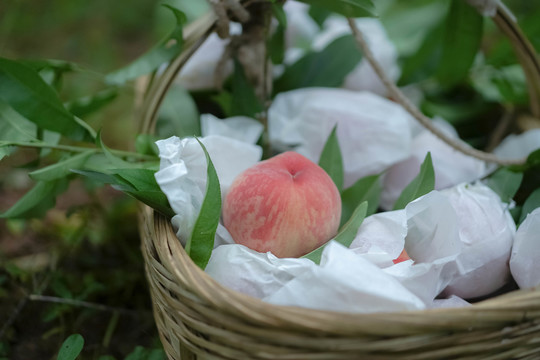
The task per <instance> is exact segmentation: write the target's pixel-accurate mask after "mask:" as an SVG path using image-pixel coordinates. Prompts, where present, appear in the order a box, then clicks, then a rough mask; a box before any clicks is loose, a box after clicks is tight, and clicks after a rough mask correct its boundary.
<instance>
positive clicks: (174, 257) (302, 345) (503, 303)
mask: <svg viewBox="0 0 540 360" xmlns="http://www.w3.org/2000/svg"><path fill="white" fill-rule="evenodd" d="M495 20H496V22H497V18H495ZM501 21H502V20H501V19H499V22H501ZM503 22H504V21H503ZM498 25H499V27H500V28H501V29H503V31H504V24H502V25H501V24H498ZM214 26H215V16H214V15H213V14H207V16H205V17H203V18H201V19H200V20H199V21H197V22H196V23H194V24H193V25H191V26H189V27H187V28H186V29H185V32H184V36H185V43H184V49H185V50H184V52H183V53H182V54H181V55H180V56H179V57H178V58H176V59H175V60H174V61H172V62H171V64H170V65H169V66H168V68H167V69H166V70H165V71H164V72H163V74H162V75H161V76H160V79H159V81H156V80H155V79H154V81H153V83H151V84H150V85H148V88H147V89H146V91H144V94H145V96H144V98H141V99H140V100H141V103H140V104H139V105H140V108H141V109H142V110H141V111H140V117H141V119H140V130H141V132H144V133H149V132H152V129H153V128H154V126H155V121H156V120H155V119H156V117H157V116H156V114H157V110H158V109H159V105H160V103H161V101H162V99H163V95H164V93H165V92H166V91H167V90H168V88H169V86H170V84H171V83H172V81H173V79H174V77H175V76H176V74H177V73H178V71H179V70H180V69H181V67H182V66H183V64H185V62H186V61H187V59H189V57H190V56H191V54H193V52H194V51H195V50H196V49H197V47H198V46H199V45H200V44H201V43H202V42H203V41H204V40H205V39H206V37H207V36H208V35H209V34H210V33H211V32H212V31H213V30H214ZM511 30H512V29H511ZM507 35H508V34H507ZM509 37H510V38H511V36H509ZM513 45H515V43H514V42H513ZM515 48H516V49H515V50H516V53H517V54H518V58H520V59H521V60H523V61H522V64H523V63H524V62H527V61H533V62H535V63H536V60H537V59H532V58H531V57H528V58H527V56H526V55H524V53H525V51H524V50H523V49H521V50H520V49H519V46H515ZM524 68H525V66H524ZM528 68H530V67H528ZM538 74H540V72H536V73H534V75H535V76H534V79H532V78H531V76H529V77H528V80H529V81H530V83H529V85H530V86H529V90H530V93H531V94H530V96H531V98H532V97H534V96H537V94H538V93H539V91H537V90H538V88H537V87H538V86H540V85H539V84H540V81H538V82H537V81H536V80H537V76H538ZM531 83H532V85H531ZM531 108H533V106H531ZM535 112H536V111H533V113H535ZM139 228H140V234H141V239H142V252H143V255H144V261H145V269H146V275H147V278H148V282H149V286H150V293H151V297H152V302H153V311H154V316H155V321H156V325H157V328H158V331H159V335H160V338H161V341H162V343H163V346H164V349H165V352H166V354H167V356H168V357H169V359H175V360H179V359H182V360H191V359H232V360H241V359H313V360H315V359H317V360H323V359H328V360H340V359H411V360H412V359H417V360H420V359H493V360H494V359H540V288H537V289H530V290H517V291H513V292H510V293H507V294H504V295H500V296H497V297H495V298H491V299H489V300H486V301H482V302H479V303H476V304H474V305H472V306H469V307H463V308H446V309H431V310H425V311H410V312H396V313H373V314H351V313H343V312H341V313H340V312H329V311H319V310H312V309H305V308H298V307H286V306H276V305H271V304H268V303H265V302H263V301H261V300H259V299H256V298H253V297H250V296H247V295H244V294H241V293H238V292H236V291H233V290H231V289H228V288H225V287H223V286H221V285H220V284H218V283H217V282H216V281H214V280H213V279H212V278H210V277H209V276H208V275H207V274H206V273H205V272H204V271H202V270H201V269H200V268H199V267H198V266H197V265H195V264H194V263H193V261H192V260H191V259H190V258H189V256H188V255H187V254H186V252H185V251H184V249H183V247H182V245H181V243H180V241H179V240H178V239H177V238H176V235H175V233H174V231H173V229H172V225H171V224H170V221H169V220H168V219H167V218H165V217H163V216H161V215H159V214H157V213H156V212H154V211H153V210H152V209H151V208H149V207H147V206H145V205H141V206H140V210H139ZM539 276H540V275H539Z"/></svg>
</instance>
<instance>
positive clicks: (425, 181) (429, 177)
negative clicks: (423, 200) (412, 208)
mask: <svg viewBox="0 0 540 360" xmlns="http://www.w3.org/2000/svg"><path fill="white" fill-rule="evenodd" d="M434 188H435V171H434V170H433V162H432V161H431V153H430V152H428V153H427V155H426V157H425V159H424V162H423V163H422V165H421V166H420V173H419V174H418V175H417V176H416V177H415V178H414V179H413V180H412V181H411V182H410V183H409V185H407V187H406V188H405V189H403V191H402V192H401V195H400V196H399V198H398V199H397V201H396V203H395V204H394V210H399V209H404V208H405V206H407V204H408V203H410V202H411V201H413V200H415V199H417V198H419V197H420V196H422V195H425V194H427V193H428V192H430V191H432V190H433V189H434Z"/></svg>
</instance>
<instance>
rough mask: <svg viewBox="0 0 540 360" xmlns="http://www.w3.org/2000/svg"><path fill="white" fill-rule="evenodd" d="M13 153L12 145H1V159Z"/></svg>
mask: <svg viewBox="0 0 540 360" xmlns="http://www.w3.org/2000/svg"><path fill="white" fill-rule="evenodd" d="M10 154H11V147H10V146H0V161H1V160H2V159H3V158H5V157H6V156H9V155H10Z"/></svg>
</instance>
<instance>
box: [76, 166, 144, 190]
mask: <svg viewBox="0 0 540 360" xmlns="http://www.w3.org/2000/svg"><path fill="white" fill-rule="evenodd" d="M71 172H73V173H75V174H78V175H81V176H84V177H87V178H89V179H91V180H93V181H96V182H98V183H102V184H109V185H113V186H114V187H115V189H117V190H118V191H123V192H136V191H137V189H135V188H134V187H133V185H131V184H130V183H129V182H126V181H123V180H122V179H121V178H118V177H115V176H114V175H112V174H106V173H104V172H101V171H96V170H75V169H74V170H72V171H71Z"/></svg>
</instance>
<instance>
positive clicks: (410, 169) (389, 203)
mask: <svg viewBox="0 0 540 360" xmlns="http://www.w3.org/2000/svg"><path fill="white" fill-rule="evenodd" d="M433 124H434V125H435V126H436V127H438V128H439V129H440V130H442V131H443V132H444V133H446V134H447V135H449V136H451V137H453V138H454V139H458V135H457V132H456V131H455V130H454V128H453V127H452V125H450V124H448V123H447V122H445V121H443V120H435V121H434V122H433ZM428 151H429V152H431V158H432V160H433V169H434V170H435V189H445V188H448V187H450V186H454V185H457V184H459V183H462V182H471V181H475V180H477V179H479V178H481V177H482V176H484V175H486V173H487V165H486V163H485V162H483V161H481V160H478V159H476V158H473V157H471V156H468V155H465V154H463V153H461V152H459V151H457V150H454V149H453V148H452V147H450V146H449V145H447V144H446V143H445V142H443V141H442V140H440V139H439V138H438V137H436V136H435V135H433V134H432V133H431V132H430V131H428V130H422V131H421V132H420V133H419V134H418V135H416V136H415V137H414V138H413V140H412V145H411V152H412V153H411V156H410V157H409V158H407V159H406V160H404V161H402V162H400V163H398V164H395V165H393V166H392V167H391V168H390V169H389V170H388V171H387V172H386V173H385V175H384V179H383V191H382V194H381V207H382V208H383V209H386V210H389V209H392V207H393V206H394V203H395V202H396V200H397V199H398V198H399V195H400V194H401V192H402V191H403V189H405V187H406V186H407V185H408V184H409V182H411V181H412V179H414V178H415V177H416V175H418V172H419V171H420V165H421V164H422V162H423V161H424V158H425V157H426V154H427V153H428Z"/></svg>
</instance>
